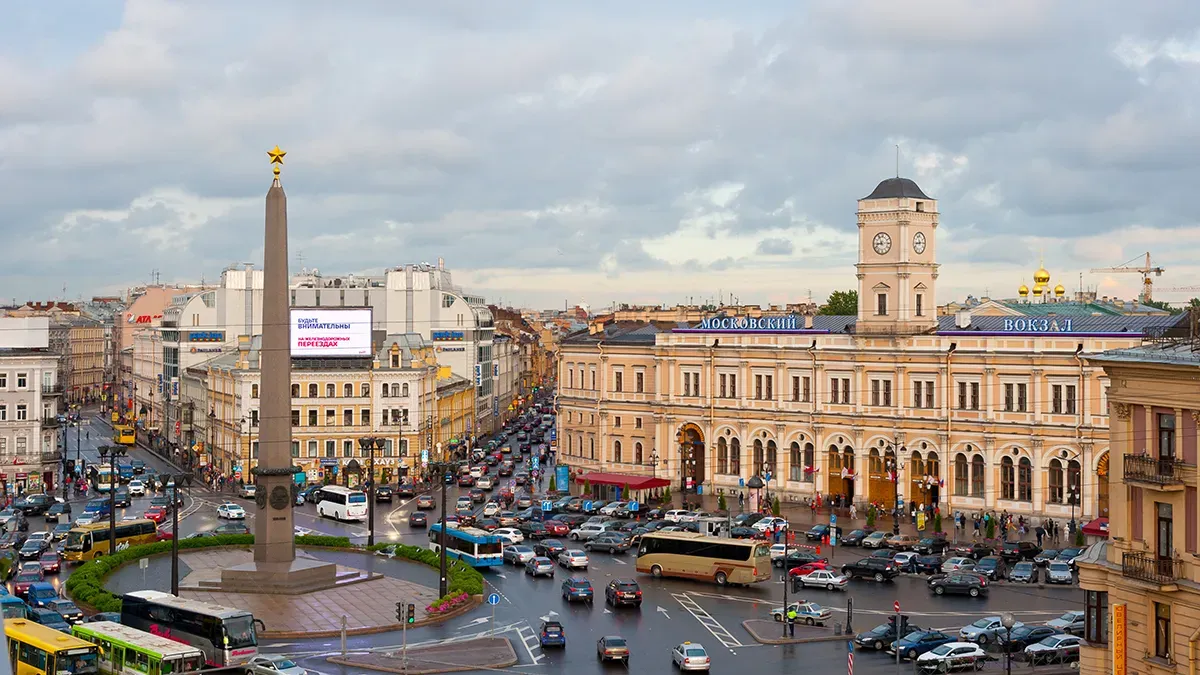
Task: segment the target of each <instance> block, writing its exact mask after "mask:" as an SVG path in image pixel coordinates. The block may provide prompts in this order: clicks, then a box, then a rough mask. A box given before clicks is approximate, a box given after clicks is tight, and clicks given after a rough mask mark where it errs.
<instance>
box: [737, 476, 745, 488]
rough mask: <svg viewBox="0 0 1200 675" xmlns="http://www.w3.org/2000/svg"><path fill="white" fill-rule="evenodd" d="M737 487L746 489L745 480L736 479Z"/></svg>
mask: <svg viewBox="0 0 1200 675" xmlns="http://www.w3.org/2000/svg"><path fill="white" fill-rule="evenodd" d="M738 487H746V479H745V478H739V479H738Z"/></svg>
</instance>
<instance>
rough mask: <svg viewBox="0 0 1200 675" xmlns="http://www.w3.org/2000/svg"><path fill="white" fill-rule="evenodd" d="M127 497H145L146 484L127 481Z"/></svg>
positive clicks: (138, 481)
mask: <svg viewBox="0 0 1200 675" xmlns="http://www.w3.org/2000/svg"><path fill="white" fill-rule="evenodd" d="M129 496H130V497H145V496H146V484H145V483H143V482H142V481H140V480H131V481H129Z"/></svg>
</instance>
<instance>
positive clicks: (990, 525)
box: [986, 518, 996, 539]
mask: <svg viewBox="0 0 1200 675" xmlns="http://www.w3.org/2000/svg"><path fill="white" fill-rule="evenodd" d="M986 529H987V538H988V539H995V538H996V519H995V518H988V522H987V528H986Z"/></svg>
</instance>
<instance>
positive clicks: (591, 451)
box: [588, 438, 596, 459]
mask: <svg viewBox="0 0 1200 675" xmlns="http://www.w3.org/2000/svg"><path fill="white" fill-rule="evenodd" d="M588 457H590V458H591V459H596V439H595V438H589V439H588Z"/></svg>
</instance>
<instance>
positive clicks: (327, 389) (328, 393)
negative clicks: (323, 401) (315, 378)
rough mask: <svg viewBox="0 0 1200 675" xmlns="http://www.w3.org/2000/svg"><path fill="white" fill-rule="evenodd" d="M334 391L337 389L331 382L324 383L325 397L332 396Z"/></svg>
mask: <svg viewBox="0 0 1200 675" xmlns="http://www.w3.org/2000/svg"><path fill="white" fill-rule="evenodd" d="M336 391H337V388H336V387H335V386H333V383H332V382H330V383H328V384H326V385H325V398H333V397H334V395H335V393H336Z"/></svg>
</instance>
